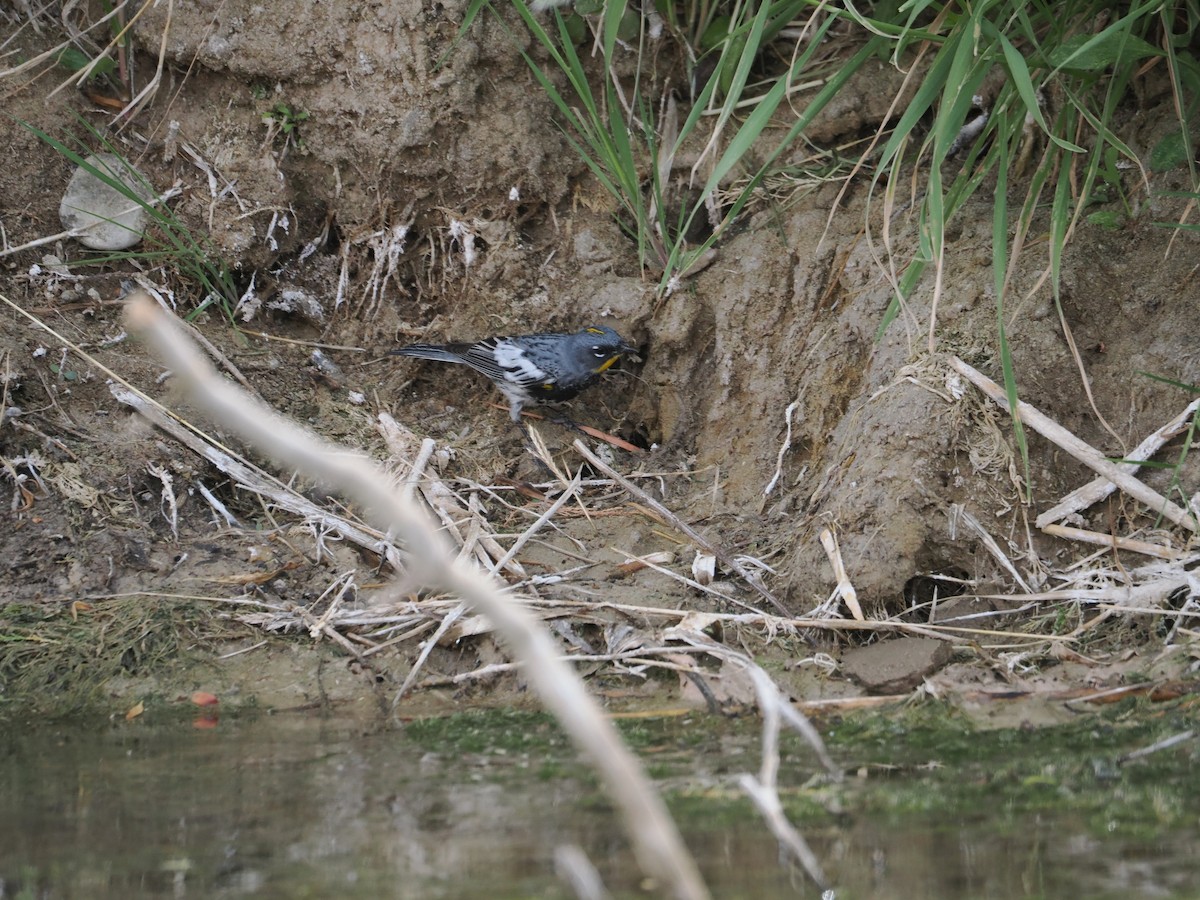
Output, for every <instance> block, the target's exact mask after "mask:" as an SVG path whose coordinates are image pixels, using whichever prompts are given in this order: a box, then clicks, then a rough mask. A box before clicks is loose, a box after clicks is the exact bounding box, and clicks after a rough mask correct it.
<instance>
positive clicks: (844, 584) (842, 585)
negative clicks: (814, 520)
mask: <svg viewBox="0 0 1200 900" xmlns="http://www.w3.org/2000/svg"><path fill="white" fill-rule="evenodd" d="M820 540H821V547H822V548H823V549H824V550H825V555H826V556H827V557H829V564H830V565H831V566H833V577H834V579H835V580H836V581H837V587H836V588H835V590H836V591H837V593H838V595H839V596H840V597H841V598H842V600H844V601H845V603H846V608H847V609H849V610H850V615H852V616H854V619H855V621H858V622H865V621H866V617H865V616H863V611H862V607H861V606H859V603H858V591H856V590H855V589H854V585H853V584H851V583H850V576H849V575H847V574H846V564H845V563H844V562H843V561H842V550H841V548H840V547H839V546H838V542H837V537H836V535H834V533H833V530H832V529H830V528H822V529H821V535H820Z"/></svg>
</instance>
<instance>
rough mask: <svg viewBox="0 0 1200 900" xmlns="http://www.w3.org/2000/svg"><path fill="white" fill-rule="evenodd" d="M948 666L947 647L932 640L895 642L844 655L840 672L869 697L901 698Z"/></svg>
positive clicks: (901, 640)
mask: <svg viewBox="0 0 1200 900" xmlns="http://www.w3.org/2000/svg"><path fill="white" fill-rule="evenodd" d="M948 662H950V645H949V644H947V643H946V642H945V641H937V640H934V639H933V638H915V637H906V638H897V639H896V640H892V641H883V642H882V643H879V644H872V645H871V646H869V647H859V648H857V649H855V650H850V651H848V652H847V653H846V654H845V655H844V656H843V657H842V671H843V672H845V673H846V675H848V676H849V677H850V678H853V679H854V680H855V681H857V682H858V683H859V684H861V685H862V686H863V687H864V688H866V689H867V692H868V693H871V694H904V693H907V692H908V691H911V690H912V689H913V688H915V687H916V686H917V685H919V684H920V683H921V682H923V681H924V680H925V678H926V677H927V676H929V675H932V674H933V673H934V672H936V671H937V670H938V669H940V668H941V667H942V666H944V665H946V663H948Z"/></svg>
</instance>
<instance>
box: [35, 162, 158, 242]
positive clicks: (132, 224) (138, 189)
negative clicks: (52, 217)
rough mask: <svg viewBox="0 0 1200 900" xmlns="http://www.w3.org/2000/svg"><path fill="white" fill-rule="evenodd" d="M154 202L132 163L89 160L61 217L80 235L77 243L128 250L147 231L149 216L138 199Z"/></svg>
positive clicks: (71, 188)
mask: <svg viewBox="0 0 1200 900" xmlns="http://www.w3.org/2000/svg"><path fill="white" fill-rule="evenodd" d="M97 173H103V174H104V175H106V176H108V177H109V178H112V179H115V180H117V181H120V182H121V183H122V184H123V185H125V188H126V189H125V190H123V191H122V190H119V189H118V188H115V187H113V186H112V185H111V184H109V183H108V182H107V181H104V180H102V179H101V178H100V177H99V176H98V174H97ZM135 196H136V197H140V198H141V199H142V200H143V201H145V202H147V203H148V202H150V201H151V200H152V199H153V195H152V194H151V193H150V192H149V191H148V190H147V189H146V179H145V178H143V177H142V175H141V173H140V172H137V171H136V170H134V169H132V168H131V167H130V165H129V163H127V162H125V161H124V160H122V159H121V158H120V157H119V156H116V155H115V154H112V153H97V154H95V155H94V156H89V157H88V158H87V159H86V160H84V163H83V165H82V166H80V167H79V168H77V169H76V170H75V174H74V175H72V176H71V180H70V182H68V183H67V191H66V193H65V194H63V198H62V203H61V204H59V207H58V217H59V218H60V219H62V223H63V226H64V227H66V228H69V229H71V230H72V231H74V232H77V234H76V240H78V241H79V243H81V244H83V246H85V247H88V248H90V249H92V250H128V249H129V248H130V247H133V246H136V245H137V244H138V243H139V242H140V241H141V239H142V234H143V232H144V231H145V230H146V222H147V219H148V216H147V214H146V210H145V208H144V207H143V206H142V205H141V204H140V203H138V201H137V200H135V199H134V197H135Z"/></svg>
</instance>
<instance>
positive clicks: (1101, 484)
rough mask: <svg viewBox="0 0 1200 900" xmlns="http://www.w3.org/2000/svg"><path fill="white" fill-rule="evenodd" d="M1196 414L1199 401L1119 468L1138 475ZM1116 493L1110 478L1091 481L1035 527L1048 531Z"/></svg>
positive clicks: (1130, 454) (1047, 513)
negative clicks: (1056, 523)
mask: <svg viewBox="0 0 1200 900" xmlns="http://www.w3.org/2000/svg"><path fill="white" fill-rule="evenodd" d="M1197 410H1200V399H1197V400H1193V401H1192V402H1191V403H1189V404H1188V405H1187V406H1186V407H1185V408H1184V410H1183V412H1181V413H1180V414H1179V415H1177V416H1176V417H1175V418H1174V419H1172V420H1171V421H1170V422H1168V423H1167V424H1166V425H1164V426H1162V427H1161V428H1159V429H1158V430H1157V431H1155V432H1154V433H1153V434H1151V435H1149V436H1148V437H1147V438H1146V439H1145V440H1144V441H1142V442H1141V443H1140V444H1138V445H1137V446H1136V447H1134V448H1133V449H1132V450H1130V451H1129V453H1127V454H1126V455H1125V459H1127V460H1130V461H1129V462H1120V463H1117V464H1116V465H1117V468H1118V469H1120V470H1121V471H1122V472H1126V473H1133V472H1136V471H1137V470H1138V469H1139V468H1140V467H1139V466H1138V464H1137V462H1140V461H1144V460H1148V459H1150V457H1152V456H1154V454H1155V453H1157V452H1158V451H1159V450H1160V449H1162V446H1163V444H1165V443H1166V442H1167V441H1169V440H1171V439H1172V438H1174V437H1176V436H1177V435H1179V434H1182V433H1183V432H1184V431H1186V430H1187V428H1188V425H1189V423H1190V422H1191V419H1192V418H1193V417H1194V416H1195V415H1196V411H1197ZM1135 460H1136V461H1135ZM1115 490H1116V486H1115V485H1113V483H1112V482H1111V481H1109V480H1108V479H1107V478H1097V479H1095V480H1094V481H1089V482H1088V483H1087V484H1085V485H1084V486H1083V487H1081V488H1076V489H1075V490H1074V491H1072V492H1071V493H1069V494H1067V496H1065V497H1063V498H1062V500H1060V501H1059V502H1058V503H1057V504H1056V505H1055V506H1053V507H1051V508H1050V509H1048V510H1046V511H1045V512H1044V513H1042V514H1041V515H1040V516H1038V517H1037V519H1036V520H1035V522H1034V524H1035V525H1037V527H1038V528H1041V529H1042V530H1043V531H1045V530H1046V526H1047V525H1048V524H1050V523H1051V522H1057V521H1059V520H1060V519H1065V518H1066V517H1067V516H1069V515H1071V514H1072V513H1076V512H1079V511H1080V510H1081V509H1087V508H1088V507H1089V506H1091V505H1092V504H1094V503H1099V502H1100V501H1101V500H1103V499H1104V498H1105V497H1107V496H1108V495H1109V494H1111V493H1112V492H1113V491H1115Z"/></svg>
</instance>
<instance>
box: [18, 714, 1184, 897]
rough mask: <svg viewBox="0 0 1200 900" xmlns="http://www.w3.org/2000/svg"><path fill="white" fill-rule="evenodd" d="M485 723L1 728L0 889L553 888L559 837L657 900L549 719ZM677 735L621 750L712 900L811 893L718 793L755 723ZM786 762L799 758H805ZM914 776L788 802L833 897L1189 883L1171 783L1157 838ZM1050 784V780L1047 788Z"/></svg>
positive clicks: (233, 892)
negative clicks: (643, 771) (666, 801)
mask: <svg viewBox="0 0 1200 900" xmlns="http://www.w3.org/2000/svg"><path fill="white" fill-rule="evenodd" d="M482 721H483V725H482V727H479V726H475V727H472V728H471V729H470V730H469V734H468V735H467V736H466V737H464V734H463V732H461V731H459V732H454V733H451V732H448V731H440V730H438V729H439V728H441V727H442V726H440V725H439V726H435V727H434V729H433V730H430V728H429V727H424V726H409V727H408V728H398V729H392V730H369V729H364V728H363V727H362V726H357V725H354V724H351V723H346V722H337V721H330V720H325V719H319V718H305V717H300V716H294V715H278V716H263V717H261V718H258V719H253V720H224V721H221V722H220V723H219V724H217V726H216V727H215V728H208V727H204V728H200V727H194V726H193V725H192V724H190V723H175V724H169V725H151V724H148V723H144V722H132V723H126V722H123V721H122V722H120V723H118V724H111V725H106V726H105V727H102V728H98V729H96V728H70V727H54V728H42V729H38V730H32V731H17V730H11V729H10V730H9V731H8V732H7V733H6V734H5V736H4V737H3V739H2V740H0V754H2V755H0V897H3V898H10V897H20V898H76V897H78V898H97V900H101V898H110V897H111V898H136V897H265V898H272V897H279V898H297V897H311V898H317V897H337V898H359V897H362V898H378V897H396V898H410V897H411V898H426V897H432V898H438V897H454V898H485V897H486V898H503V897H566V896H569V895H568V892H567V890H566V888H565V887H564V886H563V884H562V883H561V882H559V881H558V880H557V879H556V878H555V876H554V871H553V863H552V854H553V848H554V847H555V846H556V844H557V843H559V842H562V841H564V840H569V841H572V842H575V843H577V844H579V845H580V846H581V847H583V849H584V850H585V851H586V852H587V853H588V855H589V857H590V858H591V859H592V860H593V862H594V863H595V864H596V865H597V866H598V868H599V869H600V870H601V872H602V874H603V875H604V877H605V879H606V881H607V883H608V884H609V887H610V888H611V889H612V890H613V891H614V893H615V894H616V895H617V896H629V897H633V896H648V894H647V893H646V892H645V891H644V890H643V889H642V888H641V879H640V876H639V874H638V872H637V869H636V867H635V865H634V863H633V860H632V857H631V855H630V854H629V852H628V848H627V845H626V843H625V840H624V837H623V835H622V833H621V832H620V830H619V827H618V824H617V822H616V819H615V817H614V815H613V813H612V812H611V810H610V809H609V807H608V806H607V803H606V802H605V801H604V800H603V797H602V796H601V795H600V793H599V791H598V789H597V788H596V785H595V782H594V780H593V779H592V778H591V777H590V775H589V774H588V773H587V772H586V771H583V770H581V769H580V768H579V767H578V766H577V765H576V764H575V762H574V758H573V755H572V754H571V753H570V751H569V749H568V748H567V746H566V744H565V742H564V740H563V739H562V738H561V735H559V734H558V733H557V731H556V729H554V728H553V727H552V726H550V725H548V724H546V723H545V722H544V720H542V719H540V718H538V717H533V716H528V715H523V717H518V718H516V719H512V718H502V719H501V720H499V721H496V720H493V719H484V720H482ZM200 724H202V725H206V724H212V723H203V722H202V723H200ZM688 727H690V728H691V732H688V737H687V738H686V739H684V738H682V737H681V734H683V733H684V732H683V731H681V729H680V725H679V723H668V724H665V725H661V726H660V725H656V724H654V723H639V724H638V725H637V726H636V730H635V732H634V733H633V734H632V736H631V740H632V741H633V743H634V744H635V745H636V746H637V747H638V749H639V752H640V753H641V754H642V755H643V757H644V758H645V760H646V761H647V763H648V765H650V766H651V768H652V769H653V770H654V771H655V773H656V775H657V776H658V777H660V778H662V779H663V780H664V784H665V786H666V787H667V789H668V794H669V797H670V801H671V806H672V809H673V810H674V811H675V813H676V815H677V817H678V818H679V820H680V824H681V827H682V829H683V831H684V834H685V838H686V840H687V841H688V844H689V846H690V847H691V848H692V849H693V851H694V852H695V854H696V856H697V859H698V860H699V862H700V864H701V867H702V870H703V872H704V875H705V878H706V880H707V881H708V883H709V885H710V887H711V888H712V890H713V893H714V895H715V896H717V897H753V898H760V897H761V898H770V897H795V896H807V897H816V896H818V894H817V892H816V891H815V890H814V889H813V888H811V887H810V886H809V885H807V884H806V883H805V881H804V878H803V877H802V876H801V875H800V874H799V873H798V872H796V871H794V870H793V869H791V868H790V867H788V866H787V865H784V864H781V862H780V859H779V855H778V852H777V849H776V845H775V842H774V840H773V839H772V838H771V836H770V835H769V834H768V833H767V831H766V829H765V828H764V827H763V825H762V823H761V821H760V820H759V818H758V816H757V815H756V814H755V813H754V812H753V811H752V810H751V808H750V807H749V805H748V804H746V803H745V802H744V801H743V800H741V799H740V795H739V794H738V792H737V790H736V788H735V787H734V786H733V781H732V777H733V775H734V774H735V773H736V772H739V771H745V770H747V769H753V768H754V767H755V764H756V753H757V749H756V744H755V738H754V730H753V723H751V722H743V723H741V724H739V725H729V724H728V723H722V722H711V721H708V720H705V719H703V718H701V719H699V720H697V722H694V723H691V724H690V725H689V726H688ZM702 729H707V731H704V732H701V730H702ZM490 730H491V731H490ZM722 730H724V731H723V732H722ZM491 732H494V733H491ZM698 732H700V734H699V736H697V733H698ZM718 732H722V733H718ZM491 738H494V739H495V740H491ZM514 738H516V740H515V741H514ZM856 740H857V741H859V742H862V736H861V735H857V736H856ZM980 740H988V737H987V735H983V736H981V737H980ZM993 743H994V741H993ZM1181 752H1182V753H1184V754H1186V753H1188V752H1195V750H1194V748H1193V749H1192V750H1191V751H1187V750H1184V751H1181ZM794 756H795V760H794V765H793V766H792V767H793V768H796V767H798V766H799V765H800V764H801V763H802V764H803V765H809V763H808V762H807V761H803V753H802V752H800V751H799V750H797V752H796V753H795V754H794ZM1187 762H1188V760H1187V759H1186V758H1185V759H1184V760H1183V763H1184V764H1185V768H1184V771H1185V772H1187V771H1190V770H1189V769H1188V768H1187V766H1186V763H1187ZM810 773H811V772H810V771H809V772H805V773H803V777H805V778H806V777H807V776H808V774H810ZM963 774H964V777H966V778H977V777H979V776H978V773H974V774H970V773H965V772H964V773H963ZM1085 774H1086V773H1085ZM938 777H944V773H943V776H938ZM1155 777H1156V778H1157V777H1160V776H1155ZM928 778H929V776H928V775H927V774H926V773H923V772H920V771H916V770H914V771H911V772H902V773H880V772H867V773H866V775H865V777H857V778H855V777H852V778H851V779H850V781H849V784H848V785H847V786H846V787H842V788H836V789H835V788H832V787H828V786H827V787H821V788H818V789H816V790H815V792H814V791H803V790H800V789H798V788H796V789H793V790H791V791H789V792H788V794H787V797H788V803H789V811H790V812H792V814H793V816H794V818H796V820H797V824H798V825H799V826H800V828H801V830H802V831H803V832H804V833H805V834H806V836H807V838H808V840H809V842H810V844H811V845H812V846H813V849H814V850H815V851H816V852H817V854H818V856H819V857H820V858H821V860H822V864H823V865H824V866H825V868H826V871H827V873H828V874H829V875H830V877H831V878H833V879H834V880H835V882H836V883H837V886H838V888H837V896H838V897H842V898H855V897H871V898H893V897H894V898H905V900H913V898H976V897H977V898H1008V897H1022V898H1027V897H1028V898H1033V897H1063V896H1078V897H1088V898H1105V897H1113V898H1116V897H1121V898H1128V897H1180V898H1182V897H1197V896H1200V862H1198V860H1200V852H1198V851H1200V842H1198V835H1200V821H1198V816H1200V804H1197V803H1193V802H1192V801H1193V799H1194V797H1192V796H1188V794H1187V790H1186V789H1185V790H1184V791H1183V792H1182V793H1183V796H1179V794H1180V792H1179V791H1178V790H1173V791H1172V792H1171V794H1172V797H1173V802H1175V803H1176V805H1177V806H1178V808H1177V809H1175V813H1178V817H1177V818H1175V819H1173V820H1172V825H1171V827H1169V828H1167V829H1165V830H1160V831H1159V832H1158V833H1155V830H1154V829H1152V828H1147V827H1145V825H1144V823H1142V822H1141V820H1139V822H1138V823H1137V827H1133V825H1131V824H1130V818H1129V815H1130V814H1129V813H1127V812H1126V811H1125V807H1124V806H1121V807H1113V809H1111V810H1108V813H1109V814H1111V816H1112V817H1113V820H1112V824H1111V825H1109V826H1106V825H1104V824H1103V814H1104V813H1105V810H1104V809H1101V810H1100V813H1101V815H1102V818H1101V820H1100V821H1101V824H1100V825H1098V824H1097V821H1098V820H1097V819H1096V815H1095V812H1096V810H1095V809H1094V808H1092V809H1090V810H1087V811H1080V809H1079V808H1078V804H1074V805H1072V804H1067V803H1064V808H1063V809H1062V810H1057V811H1056V810H1054V809H1049V810H1047V809H1040V810H1039V811H1037V812H1036V813H1029V812H1025V811H1023V809H1022V808H1023V807H1024V806H1025V805H1026V804H1024V803H1023V802H1018V801H1016V800H1012V801H1011V802H1007V803H1006V802H1005V801H1004V800H1003V799H995V800H990V801H984V800H979V801H974V800H972V801H969V802H968V803H967V804H966V805H965V807H964V806H963V805H961V804H959V805H957V806H956V805H954V804H948V803H942V802H937V803H933V802H931V803H930V804H929V806H930V807H932V808H930V809H922V808H915V807H919V806H920V804H914V803H913V802H912V798H913V797H918V798H919V797H924V796H926V795H928V796H930V797H932V796H934V795H935V794H940V792H941V788H934V787H929V785H930V784H931V782H929V781H928ZM1105 778H1106V779H1110V780H1111V776H1110V775H1106V776H1105ZM1195 780H1196V779H1195V778H1193V781H1195ZM939 783H940V782H939ZM947 783H954V782H953V779H951V780H950V781H949V782H947ZM1097 786H1098V788H1100V789H1109V790H1111V791H1112V792H1114V793H1115V792H1125V793H1129V792H1131V791H1133V790H1134V788H1135V785H1132V784H1125V783H1124V781H1123V780H1121V779H1116V780H1111V783H1109V781H1106V780H1101V781H1100V782H1097ZM968 787H973V786H972V785H968ZM1018 787H1020V788H1022V789H1026V788H1029V787H1031V786H1030V785H1027V784H1023V783H1022V784H1020V785H1018ZM1038 787H1039V786H1038V785H1036V784H1035V785H1032V788H1033V789H1034V791H1035V792H1036V789H1037V788H1038ZM926 788H927V789H926ZM1044 788H1045V790H1046V791H1048V792H1051V793H1053V792H1062V791H1063V790H1064V786H1063V782H1062V780H1061V779H1060V780H1059V781H1053V780H1051V781H1048V782H1047V783H1046V784H1045V785H1044ZM1192 790H1193V791H1194V790H1196V788H1195V785H1193V787H1192ZM1035 795H1036V794H1035ZM814 796H815V797H816V798H817V802H813V800H812V799H811V798H812V797H814ZM997 796H998V797H999V798H1003V796H1004V795H1003V792H1001V793H1000V794H999V795H997ZM1011 796H1013V797H1015V796H1017V795H1016V794H1015V793H1014V794H1012V795H1011ZM1149 796H1151V798H1152V797H1153V795H1149ZM1126 799H1128V798H1126ZM1101 802H1102V801H1101ZM1145 802H1151V803H1152V802H1154V801H1153V799H1151V800H1149V801H1145ZM1164 802H1166V801H1165V800H1164ZM1180 804H1182V805H1180ZM830 807H833V808H834V809H835V811H834V812H831V811H830ZM839 808H840V810H841V811H840V812H837V811H836V810H837V809H839ZM1164 815H1174V813H1172V811H1171V810H1167V812H1166V813H1162V814H1160V815H1159V818H1162V817H1163V816H1164ZM1151 818H1152V819H1153V818H1154V817H1153V816H1151ZM1188 823H1190V825H1189V824H1188ZM651 895H652V894H651Z"/></svg>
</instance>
